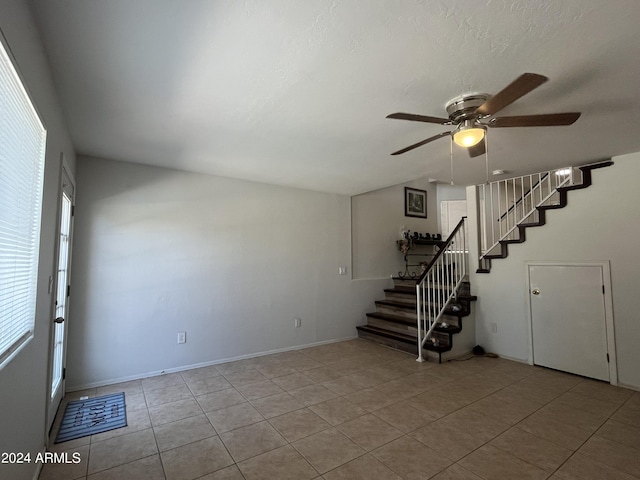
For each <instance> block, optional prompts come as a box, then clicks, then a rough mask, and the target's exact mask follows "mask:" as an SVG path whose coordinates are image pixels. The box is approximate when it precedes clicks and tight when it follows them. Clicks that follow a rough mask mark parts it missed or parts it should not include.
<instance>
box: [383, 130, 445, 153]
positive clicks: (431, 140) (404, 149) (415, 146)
mask: <svg viewBox="0 0 640 480" xmlns="http://www.w3.org/2000/svg"><path fill="white" fill-rule="evenodd" d="M450 134H451V132H442V133H439V134H438V135H434V136H433V137H429V138H427V139H426V140H422V141H421V142H418V143H415V144H413V145H411V146H409V147H406V148H403V149H402V150H398V151H397V152H393V153H392V154H391V155H402V154H403V153H406V152H408V151H409V150H413V149H414V148H418V147H421V146H422V145H426V144H427V143H429V142H433V141H434V140H437V139H439V138H442V137H445V136H447V135H450Z"/></svg>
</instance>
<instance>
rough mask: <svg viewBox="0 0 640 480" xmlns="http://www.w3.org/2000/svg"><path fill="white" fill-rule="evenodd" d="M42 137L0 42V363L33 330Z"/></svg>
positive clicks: (42, 166) (43, 137) (43, 131)
mask: <svg viewBox="0 0 640 480" xmlns="http://www.w3.org/2000/svg"><path fill="white" fill-rule="evenodd" d="M45 142H46V130H45V128H44V126H43V125H42V122H41V121H40V117H39V116H38V114H37V112H36V110H35V108H34V107H33V104H32V103H31V100H30V98H29V95H28V94H27V91H26V90H25V88H24V86H23V85H22V82H21V80H20V76H19V75H18V73H17V71H16V69H15V67H14V65H13V63H12V61H11V58H10V57H9V55H8V53H7V51H6V49H5V47H4V44H3V42H1V41H0V368H3V367H4V366H5V365H6V364H7V363H8V362H9V361H10V360H11V359H12V358H13V357H14V356H15V354H16V353H17V352H18V351H20V349H21V348H22V347H23V346H24V345H26V343H27V342H28V341H29V340H30V339H31V338H32V337H33V332H34V325H35V315H36V291H37V278H38V253H39V244H40V222H41V212H42V188H43V180H44V157H45Z"/></svg>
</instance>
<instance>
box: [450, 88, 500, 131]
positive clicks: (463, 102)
mask: <svg viewBox="0 0 640 480" xmlns="http://www.w3.org/2000/svg"><path fill="white" fill-rule="evenodd" d="M489 98H491V95H489V94H488V93H467V94H465V95H461V96H459V97H456V98H454V99H451V100H449V101H448V102H447V105H446V109H447V114H448V115H449V118H450V119H451V121H452V122H453V123H454V124H455V125H457V124H459V123H461V122H463V121H464V120H469V119H477V118H478V114H476V109H477V108H478V107H479V106H480V105H482V104H483V103H484V102H486V101H487V100H488V99H489Z"/></svg>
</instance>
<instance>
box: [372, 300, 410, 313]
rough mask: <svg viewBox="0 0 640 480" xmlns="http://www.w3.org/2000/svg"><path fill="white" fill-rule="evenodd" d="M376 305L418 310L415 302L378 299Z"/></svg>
mask: <svg viewBox="0 0 640 480" xmlns="http://www.w3.org/2000/svg"><path fill="white" fill-rule="evenodd" d="M375 304H376V305H384V306H385V307H393V308H404V309H405V310H411V311H414V312H415V311H416V304H415V303H413V304H412V303H407V302H394V301H393V300H376V301H375Z"/></svg>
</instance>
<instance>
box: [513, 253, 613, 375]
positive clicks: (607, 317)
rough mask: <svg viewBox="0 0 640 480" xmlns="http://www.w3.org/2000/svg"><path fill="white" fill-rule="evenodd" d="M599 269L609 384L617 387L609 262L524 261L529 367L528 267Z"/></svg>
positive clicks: (530, 352)
mask: <svg viewBox="0 0 640 480" xmlns="http://www.w3.org/2000/svg"><path fill="white" fill-rule="evenodd" d="M531 266H539V267H600V268H601V269H602V283H603V285H604V294H603V295H602V297H603V300H604V323H605V331H606V334H607V353H608V354H609V383H610V384H611V385H618V360H617V356H616V338H615V328H614V322H613V297H612V294H611V265H610V262H609V260H597V261H585V262H575V261H569V262H562V261H546V262H540V261H526V262H525V276H526V283H525V284H526V286H527V293H526V302H527V318H528V322H527V329H528V332H527V333H528V335H529V358H528V363H529V365H533V316H532V312H531V280H530V276H529V267H531Z"/></svg>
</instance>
